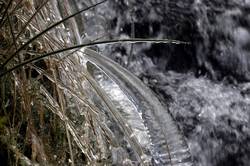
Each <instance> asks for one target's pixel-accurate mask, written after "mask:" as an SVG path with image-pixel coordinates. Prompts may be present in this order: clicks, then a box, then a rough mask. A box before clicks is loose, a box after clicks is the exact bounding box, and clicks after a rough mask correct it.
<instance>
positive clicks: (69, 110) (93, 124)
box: [0, 0, 182, 165]
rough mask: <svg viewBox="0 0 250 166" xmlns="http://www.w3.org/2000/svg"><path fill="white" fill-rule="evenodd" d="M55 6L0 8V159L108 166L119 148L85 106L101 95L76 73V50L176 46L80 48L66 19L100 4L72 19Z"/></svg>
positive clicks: (12, 3) (23, 1) (24, 0)
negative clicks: (105, 165)
mask: <svg viewBox="0 0 250 166" xmlns="http://www.w3.org/2000/svg"><path fill="white" fill-rule="evenodd" d="M60 2H61V3H59V1H57V0H43V1H40V0H9V1H0V16H1V17H0V79H1V82H0V92H1V94H0V101H1V105H0V144H1V145H3V146H4V147H5V148H3V151H4V153H0V155H2V156H0V157H2V158H5V159H6V164H9V165H34V164H41V165H48V164H52V165H68V164H71V165H77V163H81V164H82V163H83V164H89V165H98V164H101V165H103V164H111V163H110V162H111V160H110V157H111V151H110V146H114V147H116V146H117V144H118V142H119V140H116V138H114V136H113V135H112V131H110V129H109V128H108V127H107V126H106V125H105V123H104V122H105V120H103V117H105V116H106V115H104V114H103V112H102V111H101V110H100V109H99V108H98V106H96V105H95V103H93V102H90V101H89V98H91V96H93V95H94V94H95V95H100V96H101V93H100V92H99V90H98V88H96V86H95V82H93V81H91V78H90V76H89V75H88V73H87V72H86V70H84V69H82V68H81V67H82V64H81V58H80V57H79V49H80V48H83V47H90V46H94V45H97V44H113V43H119V42H132V43H138V42H153V43H157V42H161V43H182V42H179V41H173V40H155V39H147V40H145V39H119V40H102V41H94V39H93V41H92V42H89V43H84V44H81V43H80V42H81V41H79V34H78V32H77V29H76V28H77V23H76V21H75V20H74V17H75V16H77V15H79V14H81V13H82V12H85V11H87V10H90V9H92V8H94V7H97V6H98V5H101V4H102V3H104V2H106V1H101V2H99V3H97V4H94V5H92V6H89V7H87V8H85V9H82V10H80V11H77V12H75V13H72V11H71V8H70V5H69V2H68V0H63V1H60ZM62 2H64V3H62ZM62 4H64V5H62ZM60 5H61V6H60ZM59 8H61V9H60V10H59ZM65 13H66V14H65ZM62 15H65V16H62ZM72 27H73V28H72ZM102 98H104V99H105V97H102ZM109 106H110V104H109ZM110 107H111V106H110ZM111 110H112V109H111ZM117 117H119V116H117ZM115 118H116V117H115ZM118 121H119V118H118ZM124 130H127V131H129V129H127V128H125V129H124ZM130 142H131V144H134V145H135V146H137V145H136V143H135V141H134V140H132V139H131V140H130ZM140 153H141V152H140ZM76 161H77V162H76Z"/></svg>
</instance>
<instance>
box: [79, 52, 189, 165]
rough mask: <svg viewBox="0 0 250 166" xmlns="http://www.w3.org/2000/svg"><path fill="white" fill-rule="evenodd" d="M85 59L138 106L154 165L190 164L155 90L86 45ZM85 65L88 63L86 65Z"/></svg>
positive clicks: (172, 122) (180, 138)
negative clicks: (147, 133) (149, 143)
mask: <svg viewBox="0 0 250 166" xmlns="http://www.w3.org/2000/svg"><path fill="white" fill-rule="evenodd" d="M83 50H84V57H85V58H87V61H90V62H91V63H92V64H95V65H96V66H97V67H98V68H101V70H102V71H103V72H104V73H106V75H107V76H109V77H110V78H111V79H112V80H114V81H115V82H116V84H117V85H119V87H120V88H121V89H122V91H123V92H124V93H125V94H126V95H127V97H128V98H130V99H131V101H133V103H134V104H135V105H136V107H137V109H138V110H141V114H142V119H143V122H144V125H145V126H146V128H147V130H148V132H149V136H150V140H151V148H150V151H151V154H152V157H153V161H154V164H155V165H183V166H184V165H185V166H186V165H187V166H189V165H192V160H191V156H190V153H189V149H188V147H187V145H186V142H185V141H184V140H183V138H182V136H181V134H180V132H179V130H178V128H177V126H176V125H175V124H174V121H173V119H172V118H171V116H170V115H169V113H168V111H167V109H166V108H164V107H163V105H162V104H161V103H160V102H159V100H158V99H157V98H156V96H155V94H153V93H152V92H151V90H150V89H149V88H148V87H146V86H145V85H144V84H143V83H142V82H141V81H140V80H139V79H138V78H136V77H135V76H134V75H132V74H131V73H130V72H128V71H127V70H126V69H124V68H122V67H121V66H119V65H118V64H117V63H115V62H113V61H112V60H110V59H108V58H106V57H104V56H101V55H100V54H98V53H97V52H95V51H93V50H90V49H83ZM87 66H88V65H87Z"/></svg>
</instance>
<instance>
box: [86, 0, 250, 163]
mask: <svg viewBox="0 0 250 166" xmlns="http://www.w3.org/2000/svg"><path fill="white" fill-rule="evenodd" d="M91 13H92V12H90V13H89V14H88V15H87V16H86V15H85V17H87V18H88V17H89V18H91V16H90V15H91ZM97 13H98V14H97V15H95V19H96V21H94V23H95V22H99V23H100V22H101V23H102V25H100V24H97V25H96V26H95V29H94V31H93V29H90V30H89V31H87V34H86V35H87V36H91V37H93V36H94V37H100V36H102V35H103V34H101V33H96V32H101V31H103V30H104V29H106V30H107V29H108V30H109V33H108V34H105V35H108V36H111V37H117V36H122V37H131V36H132V37H147V38H170V39H177V40H182V41H188V42H190V43H191V44H190V45H165V44H162V45H151V44H136V45H131V44H120V45H119V46H118V45H115V46H106V47H105V48H100V49H101V50H102V52H104V54H105V55H107V56H110V57H111V58H113V59H114V60H115V61H117V62H119V63H120V64H121V65H123V66H124V67H126V68H127V69H129V70H130V71H131V72H133V73H134V74H136V75H137V76H138V77H139V78H141V80H143V82H144V83H145V84H147V85H148V86H149V87H151V89H152V90H153V91H154V92H155V93H156V94H157V95H158V97H159V98H160V99H161V101H162V102H164V103H165V104H166V105H167V106H168V107H167V108H168V110H169V112H170V113H171V115H172V116H173V118H174V119H175V120H176V123H177V124H178V126H179V128H180V129H181V131H182V132H183V135H184V137H185V139H186V140H187V143H188V146H189V148H190V151H191V154H192V156H193V159H194V163H195V164H197V165H202V166H216V165H217V166H220V165H229V166H230V165H232V166H236V165H237V166H238V165H239V166H240V165H242V166H247V165H249V163H250V150H249V149H250V123H249V121H250V110H249V108H250V93H249V91H250V84H249V83H248V81H249V79H250V59H249V57H250V49H249V48H250V31H249V27H250V1H249V0H224V1H222V0H218V1H216V0H212V1H211V0H148V1H141V0H116V1H109V2H108V3H107V4H106V6H105V5H104V6H102V7H100V8H98V10H97ZM103 20H106V21H107V22H108V24H105V26H103V25H104V24H103ZM92 23H93V22H91V24H92Z"/></svg>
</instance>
